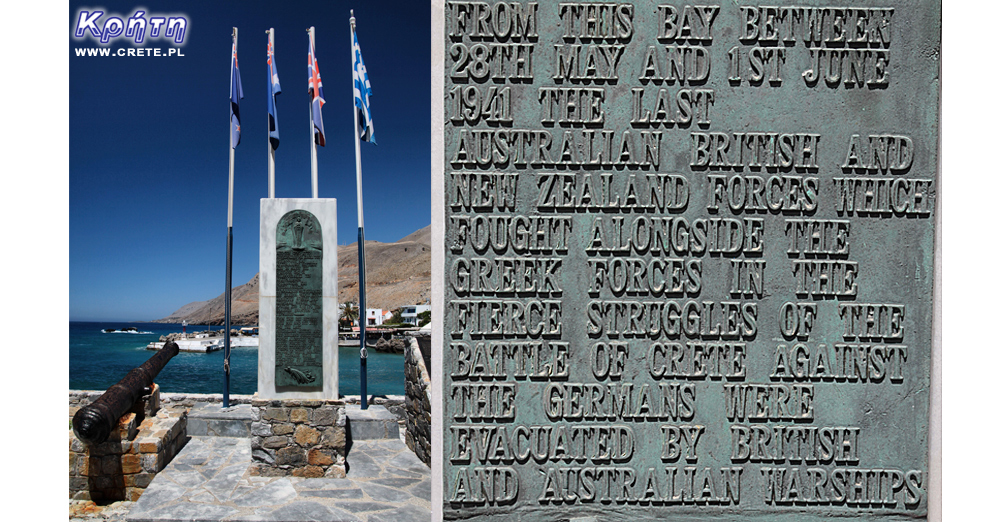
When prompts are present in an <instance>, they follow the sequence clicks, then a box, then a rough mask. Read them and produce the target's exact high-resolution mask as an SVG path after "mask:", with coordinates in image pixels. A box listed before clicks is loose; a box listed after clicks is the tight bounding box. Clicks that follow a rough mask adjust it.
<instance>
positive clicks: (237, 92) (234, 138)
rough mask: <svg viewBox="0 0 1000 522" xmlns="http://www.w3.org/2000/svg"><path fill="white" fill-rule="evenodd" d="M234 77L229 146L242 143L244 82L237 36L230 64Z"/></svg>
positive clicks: (231, 93)
mask: <svg viewBox="0 0 1000 522" xmlns="http://www.w3.org/2000/svg"><path fill="white" fill-rule="evenodd" d="M230 69H231V73H230V75H231V76H232V79H231V80H230V82H229V146H230V147H232V148H234V149H235V148H236V146H237V145H239V144H240V100H241V99H242V98H243V82H241V81H240V64H239V62H237V61H236V38H235V37H234V38H233V60H232V63H231V64H230Z"/></svg>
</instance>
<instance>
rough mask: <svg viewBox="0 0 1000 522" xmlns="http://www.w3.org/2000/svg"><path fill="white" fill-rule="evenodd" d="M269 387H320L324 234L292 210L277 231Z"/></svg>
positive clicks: (308, 216) (301, 212) (304, 215)
mask: <svg viewBox="0 0 1000 522" xmlns="http://www.w3.org/2000/svg"><path fill="white" fill-rule="evenodd" d="M275 255H276V258H277V259H276V261H277V263H276V265H277V280H276V283H277V288H276V291H277V299H276V301H277V303H276V310H275V350H274V384H275V386H278V387H295V388H317V387H322V386H323V234H322V231H321V230H320V225H319V221H318V220H317V219H316V216H314V215H312V214H311V213H309V212H307V211H305V210H293V211H291V212H288V213H287V214H285V215H284V216H282V217H281V220H279V221H278V228H277V250H276V253H275Z"/></svg>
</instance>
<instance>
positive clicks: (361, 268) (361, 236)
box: [351, 9, 368, 410]
mask: <svg viewBox="0 0 1000 522" xmlns="http://www.w3.org/2000/svg"><path fill="white" fill-rule="evenodd" d="M351 64H352V68H353V64H354V10H353V9H351ZM352 76H353V74H352ZM351 112H353V113H354V166H355V170H357V174H358V301H359V305H360V306H359V310H358V315H360V316H361V327H360V328H359V329H358V330H359V333H360V334H361V335H360V336H359V337H360V338H361V382H360V384H361V409H362V410H367V409H368V347H367V346H366V345H365V343H366V342H367V341H366V340H365V337H366V336H365V327H366V325H367V318H368V311H367V309H365V212H364V206H363V204H362V201H363V200H362V197H361V138H360V137H359V136H358V109H357V107H354V95H353V94H352V95H351Z"/></svg>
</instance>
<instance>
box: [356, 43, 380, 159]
mask: <svg viewBox="0 0 1000 522" xmlns="http://www.w3.org/2000/svg"><path fill="white" fill-rule="evenodd" d="M352 33H353V35H354V43H353V44H352V46H351V48H352V51H353V53H352V54H354V106H355V107H356V108H357V111H358V126H359V127H360V128H359V129H358V130H359V131H360V132H361V139H363V140H365V141H368V142H371V143H375V137H374V136H373V132H374V128H373V127H372V113H371V109H370V108H369V105H368V97H369V96H371V95H372V86H371V84H370V83H368V69H365V62H364V60H362V59H361V46H360V45H358V34H357V33H354V32H353V31H352Z"/></svg>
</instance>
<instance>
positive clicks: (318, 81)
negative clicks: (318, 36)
mask: <svg viewBox="0 0 1000 522" xmlns="http://www.w3.org/2000/svg"><path fill="white" fill-rule="evenodd" d="M311 29H312V28H310V32H309V99H310V100H311V101H310V103H311V104H312V118H313V139H314V140H315V141H316V144H317V145H319V146H320V147H325V146H326V133H324V132H323V111H322V110H321V109H322V108H323V104H324V103H326V100H325V99H323V79H322V78H320V77H319V62H317V61H316V43H315V42H314V41H313V33H312V31H311Z"/></svg>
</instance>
